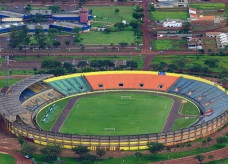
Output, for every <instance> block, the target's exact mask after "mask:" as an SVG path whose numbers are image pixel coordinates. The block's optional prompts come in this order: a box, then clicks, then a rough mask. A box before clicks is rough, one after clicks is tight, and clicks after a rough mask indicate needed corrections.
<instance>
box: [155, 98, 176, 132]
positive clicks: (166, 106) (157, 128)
mask: <svg viewBox="0 0 228 164" xmlns="http://www.w3.org/2000/svg"><path fill="white" fill-rule="evenodd" d="M173 104H174V100H173ZM173 104H172V107H173ZM166 107H167V106H165V110H164V111H163V113H162V118H163V117H164V115H165V112H166ZM171 110H172V108H171ZM171 110H170V111H171ZM168 117H169V114H168ZM168 117H167V118H168ZM167 118H166V121H167ZM161 121H162V119H160V121H159V125H160V124H161ZM165 123H166V122H165ZM164 126H165V124H164V125H163V128H164ZM163 128H162V130H163ZM156 130H157V131H158V126H157V127H156Z"/></svg>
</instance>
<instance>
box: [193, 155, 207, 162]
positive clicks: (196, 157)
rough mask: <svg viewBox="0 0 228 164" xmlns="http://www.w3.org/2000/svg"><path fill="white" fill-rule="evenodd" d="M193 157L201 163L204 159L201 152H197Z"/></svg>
mask: <svg viewBox="0 0 228 164" xmlns="http://www.w3.org/2000/svg"><path fill="white" fill-rule="evenodd" d="M194 158H195V159H197V160H198V161H199V162H200V163H202V162H203V160H204V159H205V156H204V155H201V154H197V155H196V156H195V157H194Z"/></svg>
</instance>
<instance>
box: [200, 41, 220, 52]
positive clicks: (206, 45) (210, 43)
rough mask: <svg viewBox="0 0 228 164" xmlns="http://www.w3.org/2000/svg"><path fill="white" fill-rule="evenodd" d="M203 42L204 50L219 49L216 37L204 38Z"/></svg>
mask: <svg viewBox="0 0 228 164" xmlns="http://www.w3.org/2000/svg"><path fill="white" fill-rule="evenodd" d="M202 44H203V48H204V50H209V49H211V50H215V49H217V44H216V40H215V38H203V39H202Z"/></svg>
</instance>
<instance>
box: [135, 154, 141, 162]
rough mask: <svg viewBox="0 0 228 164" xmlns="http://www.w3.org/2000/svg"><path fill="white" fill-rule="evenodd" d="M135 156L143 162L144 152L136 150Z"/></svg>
mask: <svg viewBox="0 0 228 164" xmlns="http://www.w3.org/2000/svg"><path fill="white" fill-rule="evenodd" d="M135 157H136V158H137V159H140V163H141V159H142V157H143V154H142V153H141V152H135Z"/></svg>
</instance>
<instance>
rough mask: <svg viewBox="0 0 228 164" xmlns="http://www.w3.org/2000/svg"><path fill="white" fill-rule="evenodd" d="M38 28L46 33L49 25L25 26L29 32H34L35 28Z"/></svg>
mask: <svg viewBox="0 0 228 164" xmlns="http://www.w3.org/2000/svg"><path fill="white" fill-rule="evenodd" d="M37 27H40V28H42V30H43V31H44V32H48V30H49V28H50V24H27V28H28V29H29V32H35V30H36V28H37Z"/></svg>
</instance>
